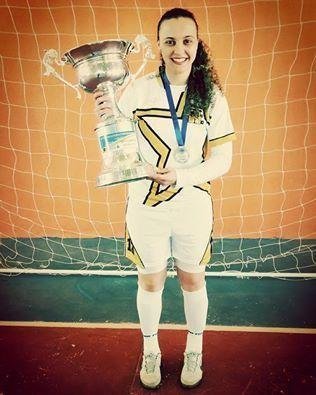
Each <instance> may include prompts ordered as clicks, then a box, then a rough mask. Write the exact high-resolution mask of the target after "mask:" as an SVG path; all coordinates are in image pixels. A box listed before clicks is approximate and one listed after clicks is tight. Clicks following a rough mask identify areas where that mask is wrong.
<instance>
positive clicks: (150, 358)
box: [144, 353, 159, 373]
mask: <svg viewBox="0 0 316 395" xmlns="http://www.w3.org/2000/svg"><path fill="white" fill-rule="evenodd" d="M158 356H159V354H154V353H150V354H147V355H144V364H145V370H146V373H153V372H154V371H155V368H156V362H157V359H158Z"/></svg>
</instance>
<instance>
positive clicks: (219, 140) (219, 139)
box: [208, 132, 236, 147]
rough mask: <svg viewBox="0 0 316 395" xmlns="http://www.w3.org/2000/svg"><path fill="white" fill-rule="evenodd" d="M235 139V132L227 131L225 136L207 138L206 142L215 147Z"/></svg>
mask: <svg viewBox="0 0 316 395" xmlns="http://www.w3.org/2000/svg"><path fill="white" fill-rule="evenodd" d="M233 140H236V134H235V132H232V133H228V134H226V135H225V136H221V137H217V138H215V139H212V140H209V141H208V144H209V146H210V147H216V146H217V145H221V144H224V143H227V142H228V141H233Z"/></svg>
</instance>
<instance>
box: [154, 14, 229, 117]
mask: <svg viewBox="0 0 316 395" xmlns="http://www.w3.org/2000/svg"><path fill="white" fill-rule="evenodd" d="M174 18H189V19H192V20H193V22H194V23H195V26H196V30H197V34H198V30H199V27H198V24H197V21H196V19H195V16H194V14H193V13H192V12H191V11H189V10H186V9H184V8H173V9H171V10H169V11H167V12H165V13H164V14H163V15H162V17H161V18H160V20H159V22H158V26H157V40H159V30H160V26H161V24H162V22H163V21H165V20H169V19H174ZM164 71H165V65H164V62H163V60H162V64H161V66H160V67H159V73H160V74H161V73H163V72H164ZM214 85H216V86H217V87H218V88H219V89H220V90H221V91H222V87H221V83H220V81H219V77H218V74H217V71H216V69H215V67H214V63H213V59H212V56H211V53H210V49H209V47H208V46H207V45H206V44H205V43H204V42H203V41H202V40H200V39H199V43H198V48H197V53H196V58H195V60H194V62H193V64H192V69H191V73H190V75H189V79H188V83H187V97H186V103H185V107H184V114H185V115H189V116H193V117H199V116H200V115H201V111H203V113H204V114H206V113H207V110H208V108H209V107H210V105H211V104H212V101H213V97H214Z"/></svg>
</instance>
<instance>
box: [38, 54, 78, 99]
mask: <svg viewBox="0 0 316 395" xmlns="http://www.w3.org/2000/svg"><path fill="white" fill-rule="evenodd" d="M53 63H56V64H57V65H58V66H64V65H65V62H63V61H62V60H58V54H57V51H56V50H55V49H48V50H47V51H45V54H44V56H43V64H44V66H45V72H44V75H47V76H49V75H51V74H52V75H53V76H54V77H56V78H57V79H59V80H60V81H62V82H63V83H64V84H66V85H67V86H70V87H71V88H72V89H74V90H75V91H76V92H77V99H80V98H81V94H80V90H79V88H78V85H74V84H71V83H70V82H68V81H66V80H65V79H64V78H63V77H62V76H61V75H60V74H59V73H57V71H56V70H55V69H54V67H53V66H52V64H53Z"/></svg>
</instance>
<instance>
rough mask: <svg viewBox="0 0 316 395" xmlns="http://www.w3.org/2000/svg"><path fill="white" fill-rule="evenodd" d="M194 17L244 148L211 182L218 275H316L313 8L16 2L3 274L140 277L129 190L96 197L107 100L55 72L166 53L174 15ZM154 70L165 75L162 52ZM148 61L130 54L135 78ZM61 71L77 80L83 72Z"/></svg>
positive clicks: (4, 145) (5, 80) (6, 14)
mask: <svg viewBox="0 0 316 395" xmlns="http://www.w3.org/2000/svg"><path fill="white" fill-rule="evenodd" d="M173 6H180V7H185V8H188V9H190V10H191V11H193V12H194V14H195V16H196V18H197V20H198V22H199V34H200V37H201V38H202V39H203V40H204V41H205V42H206V43H207V44H208V45H209V46H210V48H211V51H212V54H213V57H214V61H215V65H216V67H217V70H218V72H219V75H220V78H221V82H222V85H223V87H224V91H225V94H226V96H227V98H228V102H229V105H230V109H231V115H232V119H233V123H234V127H235V129H236V132H237V137H238V138H237V140H236V142H235V143H234V158H233V165H232V168H231V170H230V171H229V173H228V174H227V175H225V176H224V177H223V178H222V179H219V180H216V181H215V182H213V183H212V196H213V201H214V212H215V222H214V231H213V237H214V243H213V252H212V260H211V262H210V264H209V265H208V267H207V273H208V274H209V275H231V274H233V273H235V274H236V275H249V276H250V275H252V274H254V275H262V276H264V275H269V276H270V275H271V276H282V277H283V276H284V277H290V276H297V277H299V276H302V277H315V276H316V265H315V257H314V251H315V244H316V243H315V230H316V229H315V209H316V205H315V157H316V152H315V137H314V138H313V136H315V130H314V127H315V121H316V112H315V108H316V96H315V92H316V90H315V82H316V78H315V64H316V63H315V54H316V50H315V47H316V46H315V24H316V6H315V4H314V2H313V1H310V0H298V1H283V0H282V1H281V0H272V1H261V0H252V1H243V0H239V1H237V0H227V1H225V2H223V1H220V0H204V1H202V0H195V1H193V0H190V1H185V0H183V1H172V2H166V1H163V0H158V1H157V0H156V1H151V0H111V1H110V0H109V1H100V0H81V1H79V0H78V1H73V2H68V1H65V0H56V1H55V0H54V1H52V0H36V1H35V0H19V1H11V0H6V1H4V2H1V4H0V26H1V27H0V36H1V39H0V84H1V88H0V95H1V98H0V101H1V113H0V117H1V118H0V128H1V133H0V165H1V172H0V188H1V195H0V196H1V205H0V232H1V244H0V260H1V261H0V273H2V274H12V273H22V272H34V273H35V272H36V273H48V272H49V273H56V274H58V273H74V274H75V273H86V274H89V273H90V274H91V273H97V274H119V275H121V274H123V275H125V274H135V268H134V267H133V266H132V265H131V264H130V263H129V261H127V260H126V258H124V254H123V250H124V248H123V246H124V232H125V223H124V215H125V203H126V192H127V187H126V185H117V186H113V187H107V188H96V176H97V175H98V173H99V171H100V166H101V162H100V155H99V148H98V141H97V138H96V136H95V134H94V132H93V130H94V127H95V125H96V122H97V119H96V115H95V110H94V100H93V98H92V96H91V95H90V94H87V93H84V92H82V97H81V99H80V100H78V99H77V98H76V94H75V93H74V91H73V90H72V89H70V88H69V87H68V86H66V85H64V84H63V83H61V82H60V81H59V80H57V79H56V78H54V77H53V76H52V75H50V76H47V75H44V72H45V70H44V68H43V64H42V59H43V56H44V53H45V51H46V50H48V49H50V48H54V49H56V51H57V52H58V53H59V54H60V55H61V54H63V53H64V52H66V51H68V50H69V49H71V48H75V47H77V46H79V45H83V44H85V43H90V42H95V41H101V40H106V39H117V38H120V39H127V40H131V41H133V39H134V38H135V36H136V35H138V34H143V35H145V36H146V37H147V38H148V39H149V40H150V41H151V43H152V45H153V47H154V48H155V43H156V31H155V29H156V25H157V21H158V19H159V17H160V16H161V15H162V13H163V12H164V11H166V10H167V7H168V8H170V7H173ZM155 51H156V58H155V59H154V60H150V61H149V62H148V64H147V66H146V68H145V70H144V72H145V73H147V72H151V71H153V70H155V69H157V67H158V65H159V54H158V52H157V50H155ZM141 58H142V53H140V54H131V55H130V56H129V65H130V69H131V71H132V72H135V71H136V70H137V69H138V68H139V66H140V64H141ZM56 70H57V71H58V72H59V73H61V75H62V76H63V78H64V79H66V80H67V81H71V82H72V83H76V80H75V79H76V76H75V72H74V70H73V69H72V68H71V67H70V66H65V67H59V66H58V65H56Z"/></svg>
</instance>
